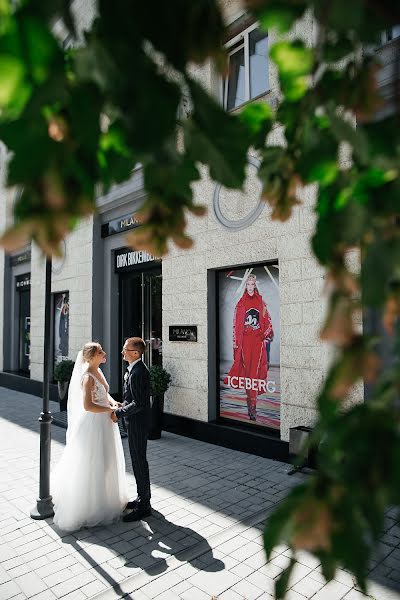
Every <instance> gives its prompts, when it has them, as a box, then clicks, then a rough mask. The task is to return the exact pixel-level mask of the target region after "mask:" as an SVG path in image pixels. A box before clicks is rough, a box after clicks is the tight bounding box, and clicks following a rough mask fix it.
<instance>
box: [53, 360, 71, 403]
mask: <svg viewBox="0 0 400 600" xmlns="http://www.w3.org/2000/svg"><path fill="white" fill-rule="evenodd" d="M74 364H75V363H74V361H73V360H69V359H67V360H61V361H60V362H59V363H57V364H56V366H55V367H54V379H55V380H56V381H57V387H58V398H59V401H60V410H61V411H63V410H67V400H68V388H69V381H70V379H71V375H72V371H73V369H74Z"/></svg>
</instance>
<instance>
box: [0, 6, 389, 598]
mask: <svg viewBox="0 0 400 600" xmlns="http://www.w3.org/2000/svg"><path fill="white" fill-rule="evenodd" d="M13 7H14V8H13ZM246 7H247V9H248V10H249V11H250V12H252V13H253V14H254V16H255V17H256V18H257V19H259V21H260V23H261V25H262V27H264V28H268V29H269V28H276V29H277V30H278V31H279V32H280V33H286V32H288V31H290V30H291V29H292V27H293V26H294V25H295V24H296V22H297V21H298V20H299V19H301V18H303V16H304V14H305V13H306V12H307V11H310V12H311V13H312V15H313V18H314V19H315V23H316V24H317V31H318V35H317V40H316V44H315V46H314V47H312V48H311V47H308V46H307V45H306V44H305V43H304V41H302V40H300V39H294V36H293V35H292V36H291V37H290V40H291V41H287V39H285V38H282V40H281V41H279V42H277V43H276V44H274V45H273V46H272V47H271V48H270V57H271V59H272V60H273V61H274V62H275V64H276V66H277V68H278V72H279V79H280V85H281V90H282V99H281V102H280V104H279V107H278V109H277V110H276V112H275V113H273V111H272V110H271V109H270V107H269V105H268V104H267V103H263V102H258V103H252V104H248V105H247V106H245V107H244V108H243V110H242V111H241V112H240V113H239V114H238V115H229V114H226V113H225V112H224V111H223V110H222V108H221V107H220V106H219V104H218V103H216V102H215V101H214V100H213V99H212V97H211V96H210V95H209V93H208V92H207V91H206V90H204V89H203V88H202V87H201V85H199V83H197V82H196V81H195V80H194V79H193V78H192V77H191V75H190V73H189V70H188V66H189V65H190V64H191V63H198V64H202V63H204V62H205V61H207V60H211V61H212V62H213V63H214V67H215V68H216V69H217V70H218V71H219V72H220V73H221V75H223V74H224V73H225V64H226V61H225V54H224V51H223V39H224V24H223V18H222V15H221V14H220V11H219V8H218V5H217V3H216V1H215V0H191V1H190V2H188V1H187V0H171V1H170V2H165V1H159V2H143V1H135V0H129V1H128V0H113V2H109V1H107V0H99V2H98V18H96V20H95V21H94V23H93V26H92V27H91V30H90V31H89V32H87V33H86V34H85V39H84V41H82V40H80V41H79V42H78V43H77V45H76V48H75V49H74V50H68V51H63V49H62V47H61V46H60V43H59V41H58V40H57V39H56V38H55V37H54V35H53V34H52V29H51V24H52V23H54V22H55V19H56V18H57V19H59V18H61V19H63V22H64V24H65V26H66V28H67V29H69V31H70V33H71V34H72V35H74V33H75V28H74V22H73V18H72V16H71V13H70V6H69V2H68V1H67V0H64V1H63V0H51V1H49V0H25V1H21V2H15V3H12V2H11V1H10V0H2V1H0V139H1V140H3V141H4V143H5V144H6V145H7V147H8V148H9V150H10V151H11V158H10V162H9V170H8V185H9V186H17V187H18V188H19V189H20V190H23V191H22V193H21V195H20V197H19V200H18V202H17V203H16V208H15V226H14V227H13V229H12V230H10V231H9V232H7V233H6V234H5V235H4V236H3V238H2V243H3V246H5V247H6V248H8V249H12V248H15V247H18V246H19V245H22V244H23V243H25V242H26V241H27V240H29V239H31V238H33V239H34V240H35V241H36V242H37V243H38V244H39V245H40V246H41V247H42V249H43V250H44V251H45V252H47V253H55V252H57V249H58V244H59V241H60V239H61V238H62V237H63V236H64V235H65V233H66V232H68V231H69V230H71V229H72V228H73V227H74V225H75V224H76V222H77V219H78V218H79V217H80V216H82V215H85V214H87V213H90V212H92V211H93V210H94V208H95V190H97V189H98V187H97V186H98V185H99V184H101V185H102V187H103V189H105V190H107V189H108V188H109V186H110V185H112V184H113V183H116V182H121V181H124V180H126V179H128V178H129V176H130V174H131V171H132V168H133V167H134V165H135V164H136V163H138V162H140V163H141V164H142V166H143V171H144V180H145V187H146V191H147V200H146V203H145V205H144V207H143V210H142V211H141V219H142V222H143V225H142V226H141V227H140V228H138V229H137V230H136V231H135V233H134V234H132V238H131V242H132V243H134V244H135V246H136V247H142V248H146V249H147V250H149V251H150V252H152V253H154V254H158V255H160V254H163V253H164V252H165V251H166V248H167V242H168V241H169V240H170V239H172V240H173V241H174V242H175V243H176V244H178V245H179V246H181V247H183V248H185V247H189V246H190V245H191V240H190V238H189V237H188V236H187V235H186V233H185V218H186V213H187V211H192V212H194V213H195V214H199V215H200V214H202V213H203V212H204V209H203V208H202V207H200V206H198V205H194V204H193V200H192V183H193V182H194V181H195V180H197V179H198V178H199V170H198V167H199V165H200V164H203V165H206V166H207V167H208V169H209V172H210V175H211V177H212V178H213V179H214V180H215V181H218V182H220V183H221V184H222V185H224V186H226V187H228V188H241V187H242V185H243V183H244V178H245V166H246V157H247V154H248V150H249V148H252V149H253V151H254V149H255V150H256V151H257V152H258V154H259V156H260V158H261V160H262V165H261V168H260V170H259V177H260V179H261V181H262V185H263V198H264V199H265V201H266V202H268V203H269V204H270V205H271V207H272V209H273V218H276V219H280V220H285V219H288V218H289V217H290V215H291V212H292V210H293V207H294V206H295V205H297V204H299V203H301V190H302V188H303V186H306V185H309V184H314V185H315V186H316V188H317V190H318V193H317V199H316V204H315V210H316V215H317V220H316V229H315V233H314V236H313V249H314V253H315V256H316V257H317V259H318V260H319V262H320V263H321V264H322V265H323V266H324V267H325V269H326V279H327V282H328V284H329V286H330V307H329V311H328V315H327V318H326V323H325V325H324V327H323V329H322V333H321V337H322V339H324V340H328V341H330V342H332V343H333V344H334V345H335V347H336V352H335V360H334V363H333V365H332V366H331V368H330V370H329V373H328V374H327V377H326V380H325V384H324V386H323V388H322V390H321V392H320V394H319V397H318V399H317V406H318V412H319V417H318V421H317V423H316V424H315V429H314V432H313V435H312V440H311V445H312V446H314V447H315V448H317V449H318V469H317V470H316V472H315V474H314V475H312V476H311V477H310V478H308V479H307V481H306V482H305V483H304V484H303V485H301V486H299V487H297V488H296V489H294V490H293V491H292V492H291V493H290V495H289V496H288V498H287V499H286V500H285V501H284V502H283V503H282V504H281V505H280V507H279V508H278V510H277V511H276V512H275V513H274V514H273V516H272V517H271V518H270V519H269V521H268V523H267V526H266V531H265V545H266V550H267V554H268V556H270V554H271V551H272V550H273V547H274V546H275V545H276V544H278V543H281V542H283V543H285V544H287V545H288V546H289V547H290V548H291V549H292V553H293V554H292V559H291V560H290V564H289V566H288V569H287V570H285V571H284V573H283V575H282V576H281V577H280V578H279V580H278V581H277V587H276V595H277V597H278V598H282V597H283V596H284V594H285V590H286V588H287V585H288V581H289V578H290V572H291V570H292V568H293V566H294V565H295V562H296V551H298V550H299V549H305V550H308V551H310V552H313V553H314V554H315V555H316V556H317V557H318V558H319V560H320V561H321V565H322V571H323V574H324V575H325V577H326V578H327V579H328V580H329V579H332V578H333V577H334V575H335V570H336V568H337V567H339V566H340V567H344V568H346V569H348V570H350V571H351V572H352V573H353V574H354V575H355V577H356V579H357V582H358V584H359V585H360V587H361V588H362V589H365V583H366V575H367V572H368V563H369V560H370V557H371V551H372V550H373V548H374V545H375V544H376V541H377V540H378V539H379V537H380V535H381V532H382V527H383V518H384V511H385V509H386V508H387V507H388V506H392V505H395V506H398V505H399V502H400V468H399V466H400V436H399V404H398V402H399V391H400V363H399V357H400V326H399V316H400V227H399V214H400V178H399V168H400V122H399V84H398V83H397V87H396V83H395V84H394V86H395V87H394V92H393V98H394V100H393V105H394V110H392V111H391V113H390V114H389V113H388V112H386V113H385V112H382V113H381V114H389V116H386V117H382V118H381V119H377V118H376V114H377V111H379V110H381V109H382V110H383V111H384V109H385V106H384V102H383V99H382V98H381V97H380V95H379V93H378V89H377V75H378V73H379V68H380V65H379V61H378V60H377V59H376V55H375V53H374V47H376V45H379V43H380V39H381V32H382V31H384V30H387V29H389V28H391V27H392V26H394V25H396V24H398V23H400V9H399V8H398V7H397V8H396V5H395V3H393V2H391V1H389V0H384V1H383V2H382V1H380V2H378V1H376V0H369V1H368V0H352V1H351V2H348V1H346V2H345V1H344V0H329V1H328V0H325V1H321V0H247V2H246ZM184 98H189V99H190V102H189V104H190V106H191V107H192V109H191V112H190V114H189V115H188V116H187V117H185V118H184V119H180V118H179V116H177V115H180V114H182V111H179V107H180V105H181V102H182V100H183V99H184ZM355 122H357V127H355V125H354V124H355ZM275 125H279V126H280V127H281V128H282V130H283V132H284V138H285V145H284V146H274V147H271V146H267V145H266V143H265V140H266V136H267V135H268V133H269V132H270V131H271V129H272V127H273V126H275ZM178 140H179V143H178ZM343 153H345V155H346V161H342V162H340V161H339V155H343ZM349 251H357V252H358V254H359V256H360V262H361V270H360V271H359V272H357V273H354V272H353V271H350V270H349V268H348V260H347V259H348V253H349ZM366 309H368V310H371V309H372V310H376V311H378V312H379V313H380V314H381V320H382V325H383V327H384V329H385V330H386V333H387V335H389V336H392V339H393V348H394V350H393V355H394V360H393V362H392V364H391V365H390V367H387V368H385V369H383V368H382V367H381V365H380V364H379V358H378V356H377V353H376V350H375V347H374V343H375V342H376V340H374V339H370V338H369V337H368V335H366V334H362V333H360V331H358V330H357V329H356V328H355V326H354V323H355V322H357V320H358V321H359V320H360V314H362V312H363V311H365V310H366ZM362 380H364V381H365V382H373V383H374V388H373V389H374V391H373V397H372V398H371V400H369V401H368V402H367V403H365V404H363V405H361V406H356V407H354V408H351V409H350V410H347V411H346V410H344V409H343V404H344V400H345V399H346V397H347V396H348V394H349V392H350V391H351V389H352V387H353V386H354V384H356V383H357V382H360V381H362Z"/></svg>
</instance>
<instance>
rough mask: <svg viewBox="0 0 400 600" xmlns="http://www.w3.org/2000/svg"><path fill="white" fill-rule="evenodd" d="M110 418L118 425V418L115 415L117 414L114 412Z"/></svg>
mask: <svg viewBox="0 0 400 600" xmlns="http://www.w3.org/2000/svg"><path fill="white" fill-rule="evenodd" d="M110 416H111V420H112V421H114V423H118V417H117V415H116V414H115V412H112V413H111V415H110Z"/></svg>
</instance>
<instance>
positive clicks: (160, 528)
mask: <svg viewBox="0 0 400 600" xmlns="http://www.w3.org/2000/svg"><path fill="white" fill-rule="evenodd" d="M51 404H52V408H51V410H58V407H57V405H56V404H55V403H51ZM40 407H41V401H40V399H38V398H35V397H34V396H30V395H28V394H22V393H19V392H13V391H10V390H6V389H4V388H0V600H7V599H9V598H13V599H14V600H23V599H25V598H34V600H55V599H58V598H63V599H68V600H85V599H86V598H96V599H97V600H115V599H117V598H123V597H126V598H132V599H134V600H149V599H153V598H156V599H157V600H177V599H182V600H211V598H214V599H218V600H240V599H243V598H245V599H247V600H253V599H257V598H259V599H260V600H266V599H269V600H271V599H272V597H273V588H274V578H276V577H277V576H278V575H279V573H280V572H281V571H282V569H283V568H284V567H285V565H286V563H287V560H288V559H287V549H286V548H285V547H280V548H278V549H277V551H276V552H275V554H274V557H273V559H272V560H271V561H270V563H269V564H266V561H265V555H264V550H263V546H262V530H263V523H264V521H265V516H266V515H267V513H268V512H269V511H270V510H271V508H272V507H273V506H274V505H275V504H276V503H277V502H279V500H280V499H281V498H283V497H284V496H285V495H286V493H287V491H288V489H289V488H290V486H292V485H294V484H295V483H296V482H297V481H299V479H301V477H302V476H301V475H295V476H292V477H288V475H287V472H288V470H289V469H290V466H289V465H286V464H283V463H279V462H275V461H272V460H269V459H265V458H260V457H256V456H252V455H250V454H244V453H241V452H236V451H233V450H228V449H225V448H220V447H217V446H213V445H210V444H206V443H203V442H198V441H195V440H191V439H188V438H184V437H180V436H176V435H173V434H168V433H163V436H162V439H161V440H156V441H150V442H149V463H150V474H151V480H152V505H153V508H154V511H153V516H152V517H150V518H149V519H148V520H147V522H141V523H136V524H130V523H126V524H125V523H122V522H120V523H116V524H114V525H111V526H108V527H95V528H92V529H83V530H81V531H79V532H77V533H75V534H73V535H66V534H65V533H64V532H61V531H60V530H58V529H57V528H56V527H55V526H54V525H53V524H52V519H47V520H46V521H33V520H32V519H31V518H30V517H29V512H30V509H31V508H32V507H33V506H34V505H35V503H36V496H37V492H38V476H39V435H38V430H39V426H38V422H37V418H38V416H39V413H40ZM64 443H65V430H63V429H61V428H60V427H56V426H53V427H52V464H54V463H55V462H56V461H57V460H58V458H59V456H60V454H61V452H62V449H63V446H64ZM123 445H124V449H125V456H126V459H127V468H128V480H129V487H130V491H131V492H132V496H134V495H135V484H134V478H133V475H132V471H131V465H130V461H129V452H128V447H127V440H126V439H124V440H123ZM372 567H373V572H372V576H373V578H374V582H372V583H371V587H370V598H375V600H399V599H400V593H398V592H396V591H393V590H391V589H387V588H386V587H385V584H386V583H388V582H389V581H390V583H391V586H392V587H393V585H396V582H399V581H400V528H399V527H398V526H397V524H396V523H395V521H394V515H389V516H388V520H387V533H386V534H385V537H384V540H383V543H382V544H381V547H380V549H379V554H378V555H377V558H376V560H375V561H374V564H373V565H372ZM399 589H400V586H399ZM305 598H313V600H340V599H342V598H345V599H346V600H361V599H362V598H365V596H363V595H362V594H361V593H360V592H358V591H357V590H356V588H355V586H354V585H353V581H352V578H351V577H350V575H349V574H348V573H346V572H345V571H340V572H338V574H337V576H336V580H334V581H332V582H331V583H329V584H327V585H326V584H325V583H324V580H323V578H322V576H321V574H320V570H319V568H318V563H317V561H316V560H315V559H314V558H313V557H311V556H310V555H308V554H303V555H302V556H301V564H299V565H298V566H297V567H296V569H295V572H294V574H293V577H292V580H291V590H290V592H289V594H288V595H287V599H288V600H304V599H305Z"/></svg>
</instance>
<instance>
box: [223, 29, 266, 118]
mask: <svg viewBox="0 0 400 600" xmlns="http://www.w3.org/2000/svg"><path fill="white" fill-rule="evenodd" d="M226 47H227V49H228V54H229V74H228V76H227V78H226V79H225V82H224V107H225V108H226V110H233V109H234V108H237V107H238V106H240V105H241V104H243V103H244V102H247V101H248V100H252V99H253V98H256V97H257V96H261V95H262V94H265V93H266V92H267V91H268V90H269V78H268V34H267V32H266V31H262V30H261V29H259V28H258V26H257V23H254V24H253V25H251V26H250V27H248V28H247V29H245V30H244V31H242V32H241V33H240V34H239V35H237V36H235V37H234V38H232V39H231V40H230V41H229V42H228V43H227V45H226Z"/></svg>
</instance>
